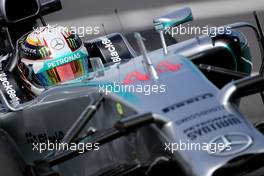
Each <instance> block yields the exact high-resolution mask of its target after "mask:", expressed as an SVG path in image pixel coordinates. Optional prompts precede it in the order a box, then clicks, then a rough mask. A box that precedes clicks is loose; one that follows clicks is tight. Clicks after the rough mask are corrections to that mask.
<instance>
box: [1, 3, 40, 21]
mask: <svg viewBox="0 0 264 176" xmlns="http://www.w3.org/2000/svg"><path fill="white" fill-rule="evenodd" d="M18 7H19V8H18ZM40 13H41V5H40V2H39V0H26V1H16V0H2V1H1V4H0V18H1V21H2V22H4V23H5V24H14V23H18V22H20V21H24V20H27V19H31V18H35V17H38V16H39V14H40Z"/></svg>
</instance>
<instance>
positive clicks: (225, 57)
mask: <svg viewBox="0 0 264 176" xmlns="http://www.w3.org/2000/svg"><path fill="white" fill-rule="evenodd" d="M27 2H28V4H27V3H26V2H23V3H22V4H19V7H20V10H19V11H17V8H16V7H17V6H18V2H16V1H12V0H2V1H1V5H0V11H1V15H0V16H1V38H0V40H2V41H1V42H0V43H1V45H3V46H2V47H1V53H2V56H1V74H0V81H1V91H0V98H1V102H2V106H3V108H2V110H1V115H0V127H1V130H0V175H8V176H18V175H19V176H21V175H25V176H31V175H36V176H44V175H45V176H48V175H49V176H53V175H63V176H73V175H77V176H84V175H85V176H88V175H89V176H117V175H127V176H130V175H161V174H164V173H166V174H168V175H180V176H184V175H186V176H222V175H245V174H248V173H251V172H254V171H256V170H257V169H259V168H261V167H263V165H264V164H263V163H262V161H263V159H264V137H263V131H264V130H263V124H258V125H257V126H254V125H253V124H251V123H250V122H249V121H248V120H247V119H246V117H244V115H243V114H241V113H240V112H239V110H238V105H239V99H240V98H241V97H244V96H247V95H251V94H256V93H260V94H261V95H262V91H263V90H264V87H263V85H264V79H263V70H264V66H263V65H262V67H261V70H260V73H259V74H258V75H255V76H250V74H251V68H252V66H251V56H250V48H249V46H248V43H247V40H246V37H245V36H244V34H243V33H241V32H239V31H238V29H239V28H242V27H249V28H251V29H253V31H254V32H255V34H256V37H257V40H258V42H259V45H260V48H261V50H262V52H263V51H264V50H263V48H264V37H263V33H262V30H261V27H260V24H259V20H258V17H257V15H256V13H254V15H255V17H256V22H257V27H255V26H253V25H251V24H248V23H245V22H240V23H234V24H230V25H226V26H225V29H228V28H229V29H230V31H231V32H228V31H225V32H224V33H222V34H219V33H217V35H215V36H212V35H210V34H208V35H203V36H197V37H196V38H193V39H189V40H186V41H183V42H180V43H177V44H174V45H171V46H168V47H167V46H166V41H165V39H164V33H166V32H167V31H168V30H169V29H170V28H171V27H174V26H177V25H180V24H182V23H185V22H188V21H190V20H192V13H191V10H190V9H189V8H184V9H182V10H179V11H175V12H172V13H170V14H168V15H165V16H161V17H158V18H156V19H154V27H155V29H156V30H157V32H158V33H159V34H160V38H161V43H162V46H163V48H161V49H158V50H155V51H152V52H149V53H148V52H147V49H146V47H145V44H144V42H145V41H144V40H143V38H142V36H141V35H140V34H139V33H135V40H136V41H137V44H138V46H139V49H140V54H138V53H136V52H135V51H134V50H133V48H132V47H131V46H130V44H129V43H128V42H127V40H126V39H125V37H124V36H122V35H121V34H117V33H114V34H110V35H107V36H104V37H100V38H97V39H94V40H91V41H87V42H85V45H86V47H87V50H88V52H89V55H90V63H89V68H90V69H91V70H92V71H91V72H90V75H89V77H88V78H87V79H86V80H84V81H80V82H73V83H67V84H60V85H57V86H54V87H51V88H49V89H48V90H45V91H44V92H43V93H42V94H41V95H39V96H37V97H35V98H33V99H29V98H27V97H26V95H25V93H23V90H22V89H21V88H20V83H19V78H17V76H16V74H17V71H16V69H15V64H16V57H17V56H16V46H15V45H16V40H17V39H18V38H19V37H21V35H22V34H24V33H26V32H28V31H29V30H30V29H32V27H33V26H35V25H37V24H36V21H37V19H41V22H42V24H43V25H46V24H45V21H44V19H43V15H45V14H48V13H51V12H54V11H56V10H59V9H60V8H61V4H60V2H59V1H58V0H51V1H40V2H39V1H35V0H30V1H27ZM14 4H15V5H14ZM29 7H30V8H29ZM30 9H31V11H30ZM110 47H111V49H109V48H110ZM113 51H116V52H117V53H118V58H120V60H119V62H114V59H113V55H112V54H111V52H113ZM115 57H116V56H115ZM262 57H263V56H262ZM226 84H227V85H226ZM14 94H15V95H14ZM14 97H17V98H18V102H19V103H18V104H14V101H13V100H14ZM60 144H63V145H67V144H71V147H69V148H67V150H65V149H61V147H60ZM182 146H184V147H183V148H182ZM47 147H51V148H52V149H51V150H48V148H47ZM64 147H65V146H64ZM261 175H263V174H261Z"/></svg>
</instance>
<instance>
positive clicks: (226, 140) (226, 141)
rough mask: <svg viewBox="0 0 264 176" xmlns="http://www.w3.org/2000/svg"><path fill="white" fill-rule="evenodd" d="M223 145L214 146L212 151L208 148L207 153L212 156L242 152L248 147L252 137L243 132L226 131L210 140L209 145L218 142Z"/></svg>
mask: <svg viewBox="0 0 264 176" xmlns="http://www.w3.org/2000/svg"><path fill="white" fill-rule="evenodd" d="M220 143H222V144H223V145H222V146H223V147H221V148H220V147H219V148H216V150H215V151H214V152H212V151H211V149H208V151H207V152H208V153H209V154H211V155H214V156H230V155H235V154H237V153H240V152H243V151H245V150H246V149H248V148H249V147H250V146H251V145H252V143H253V140H252V138H251V137H250V136H249V135H247V134H244V133H238V132H236V133H228V134H225V135H220V136H217V137H216V138H214V139H213V140H211V141H210V143H209V145H210V146H211V145H212V144H220Z"/></svg>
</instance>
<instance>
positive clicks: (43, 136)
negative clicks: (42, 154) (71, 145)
mask: <svg viewBox="0 0 264 176" xmlns="http://www.w3.org/2000/svg"><path fill="white" fill-rule="evenodd" d="M25 137H26V142H27V144H31V145H32V144H34V143H46V144H47V143H48V141H49V142H51V143H59V142H61V141H62V139H63V137H64V133H63V132H62V131H56V132H54V134H52V135H48V134H47V133H39V134H33V133H32V132H26V133H25Z"/></svg>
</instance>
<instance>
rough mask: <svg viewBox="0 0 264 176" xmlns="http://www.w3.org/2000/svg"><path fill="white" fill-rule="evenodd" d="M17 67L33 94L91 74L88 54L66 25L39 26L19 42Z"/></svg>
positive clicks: (23, 82)
mask: <svg viewBox="0 0 264 176" xmlns="http://www.w3.org/2000/svg"><path fill="white" fill-rule="evenodd" d="M17 47H18V48H17V49H18V62H17V68H18V71H19V75H20V78H21V80H22V84H23V89H25V92H26V93H27V94H28V95H29V96H30V97H35V96H37V95H39V94H40V93H41V92H42V91H44V90H45V89H46V88H48V87H50V86H53V85H57V84H62V83H68V82H74V81H78V80H82V79H84V78H86V77H87V76H88V73H89V70H88V53H87V50H86V48H85V46H84V44H83V42H82V41H81V39H80V38H79V37H78V35H77V34H74V33H72V32H70V31H69V30H68V29H67V28H65V27H62V26H44V27H38V28H37V29H35V30H33V31H32V32H31V33H29V34H26V35H25V36H23V37H22V38H21V39H20V40H18V43H17Z"/></svg>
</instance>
